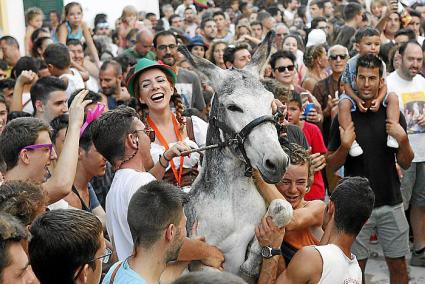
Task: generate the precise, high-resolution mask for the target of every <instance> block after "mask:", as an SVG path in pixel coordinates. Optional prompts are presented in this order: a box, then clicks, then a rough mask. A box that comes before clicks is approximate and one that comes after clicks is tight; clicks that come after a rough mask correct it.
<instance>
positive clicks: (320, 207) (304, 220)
mask: <svg viewBox="0 0 425 284" xmlns="http://www.w3.org/2000/svg"><path fill="white" fill-rule="evenodd" d="M325 207H326V204H325V203H324V202H323V201H321V200H313V201H310V202H309V203H308V204H307V205H306V206H305V207H303V208H299V209H296V210H294V214H293V217H292V220H291V222H289V224H288V225H286V227H285V228H286V230H288V231H291V230H301V229H304V228H310V227H314V226H322V224H323V212H324V210H325Z"/></svg>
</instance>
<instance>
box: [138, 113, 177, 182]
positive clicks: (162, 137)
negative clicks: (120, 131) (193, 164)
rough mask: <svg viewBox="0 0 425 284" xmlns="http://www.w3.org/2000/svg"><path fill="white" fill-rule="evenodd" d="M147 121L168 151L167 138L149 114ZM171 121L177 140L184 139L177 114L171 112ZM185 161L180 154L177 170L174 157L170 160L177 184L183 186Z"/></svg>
mask: <svg viewBox="0 0 425 284" xmlns="http://www.w3.org/2000/svg"><path fill="white" fill-rule="evenodd" d="M146 121H147V122H148V124H149V126H150V127H152V129H153V130H154V131H155V135H156V137H157V138H158V140H159V142H160V143H161V145H162V146H164V148H165V151H167V150H168V149H169V146H168V142H167V140H166V139H165V137H164V136H163V135H162V133H161V131H160V130H159V129H158V127H157V126H156V125H155V123H154V122H153V120H152V118H150V116H149V115H148V116H147V117H146ZM171 121H172V122H173V128H174V133H175V134H176V137H177V140H178V141H182V140H183V138H182V136H181V134H180V130H179V124H178V122H177V119H176V116H175V115H174V114H171ZM183 161H184V157H183V156H180V166H179V170H178V171H177V168H176V165H175V164H174V161H173V159H171V160H170V167H171V170H172V171H173V174H174V178H175V179H176V181H177V186H179V187H181V179H182V172H183Z"/></svg>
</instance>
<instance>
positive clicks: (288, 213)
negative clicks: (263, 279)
mask: <svg viewBox="0 0 425 284" xmlns="http://www.w3.org/2000/svg"><path fill="white" fill-rule="evenodd" d="M292 213H293V210H292V206H291V204H289V202H287V201H286V200H283V199H275V200H273V201H272V202H271V203H270V206H269V208H268V209H267V213H266V215H265V217H268V216H270V217H272V220H273V222H274V223H275V224H276V226H278V227H279V228H281V227H284V226H286V225H287V224H288V223H289V221H291V219H292ZM262 261H263V258H262V256H261V246H260V244H259V242H258V240H257V238H256V237H254V239H253V241H252V242H251V245H250V246H249V247H248V257H247V259H246V261H245V262H244V263H243V264H242V265H241V267H240V273H241V276H245V277H244V278H246V277H248V278H258V276H259V274H260V267H261V262H262Z"/></svg>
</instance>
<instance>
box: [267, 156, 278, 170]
mask: <svg viewBox="0 0 425 284" xmlns="http://www.w3.org/2000/svg"><path fill="white" fill-rule="evenodd" d="M266 168H267V169H268V170H271V171H273V170H276V164H275V163H274V162H272V161H271V160H269V159H267V160H266Z"/></svg>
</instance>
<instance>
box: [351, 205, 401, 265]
mask: <svg viewBox="0 0 425 284" xmlns="http://www.w3.org/2000/svg"><path fill="white" fill-rule="evenodd" d="M373 229H375V230H376V234H377V236H378V241H379V244H380V245H381V246H382V250H383V252H384V256H385V257H388V258H398V257H403V256H406V255H407V254H408V253H409V224H408V223H407V219H406V216H405V214H404V209H403V204H402V203H400V204H398V205H395V206H388V205H385V206H381V207H378V208H374V209H373V211H372V214H371V216H370V218H369V219H368V220H367V222H366V224H364V226H363V228H362V230H361V231H360V233H359V234H358V235H357V238H356V240H355V242H354V243H353V246H352V248H351V250H352V253H353V254H354V255H355V256H356V257H357V259H358V260H364V259H367V258H369V248H368V243H369V239H370V235H371V234H372V231H373Z"/></svg>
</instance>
